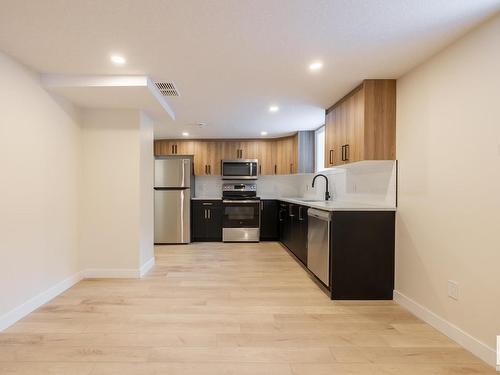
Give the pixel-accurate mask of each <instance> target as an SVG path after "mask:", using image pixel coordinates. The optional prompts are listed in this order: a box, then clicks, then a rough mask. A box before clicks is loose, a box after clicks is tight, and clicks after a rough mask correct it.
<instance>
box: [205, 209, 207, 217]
mask: <svg viewBox="0 0 500 375" xmlns="http://www.w3.org/2000/svg"><path fill="white" fill-rule="evenodd" d="M206 218H207V209H206V208H205V219H206Z"/></svg>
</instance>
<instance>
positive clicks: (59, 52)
mask: <svg viewBox="0 0 500 375" xmlns="http://www.w3.org/2000/svg"><path fill="white" fill-rule="evenodd" d="M499 10H500V0H329V1H326V0H168V1H167V0H143V1H139V0H106V1H102V0H36V1H33V0H0V49H2V50H3V51H5V52H6V53H8V54H10V55H12V56H14V57H16V58H17V59H19V60H20V61H21V62H23V63H25V64H27V65H28V66H31V67H32V68H34V69H35V70H37V71H39V72H42V73H52V74H72V75H74V74H77V75H82V74H89V75H104V74H111V75H127V74H133V75H149V76H150V77H152V78H153V79H154V80H157V81H174V82H175V84H176V85H177V88H178V90H179V92H180V94H181V96H180V97H178V98H169V99H168V102H169V104H170V106H171V107H172V108H173V110H174V111H175V114H176V120H162V121H158V123H157V124H156V126H155V136H156V137H157V138H165V137H179V136H180V133H181V132H182V131H188V132H190V134H191V135H192V136H195V137H256V136H259V133H260V131H262V130H267V131H268V132H269V136H275V135H279V134H283V133H289V132H291V131H295V130H301V129H314V128H316V127H318V126H319V125H321V123H322V121H323V119H324V108H326V107H328V106H329V105H331V104H332V103H334V102H335V101H336V100H337V99H339V98H340V97H342V96H343V95H344V94H346V93H347V92H348V91H349V90H350V89H352V88H353V87H355V86H356V85H357V84H358V83H360V82H361V80H362V79H364V78H397V77H399V76H401V75H402V74H403V73H404V72H406V71H408V70H409V69H411V68H412V67H414V66H415V65H417V64H418V63H420V62H422V61H423V60H425V59H426V58H428V57H429V56H431V55H432V54H434V53H436V52H437V51H438V50H440V49H441V48H443V47H444V46H446V45H447V44H449V43H450V42H451V41H452V40H454V39H456V38H457V37H459V36H460V35H461V34H463V33H465V32H466V31H467V30H468V29H470V28H471V27H473V26H475V25H476V24H478V23H479V22H481V21H482V20H484V19H485V18H487V17H488V16H491V15H492V14H494V13H496V12H497V11H499ZM111 53H120V54H123V55H124V56H125V57H126V59H127V64H126V65H125V66H123V67H117V66H114V65H113V64H111V63H110V61H109V56H110V54H111ZM315 59H321V60H323V62H324V68H323V70H322V71H320V72H317V73H316V74H311V73H310V72H309V71H308V69H307V66H308V64H309V63H310V62H311V61H312V60H315ZM271 104H276V105H278V106H279V107H280V111H279V112H277V113H273V114H271V113H269V112H268V107H269V105H271ZM197 122H206V123H207V124H208V126H206V127H204V128H197V127H195V126H193V124H195V123H197Z"/></svg>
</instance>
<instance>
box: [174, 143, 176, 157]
mask: <svg viewBox="0 0 500 375" xmlns="http://www.w3.org/2000/svg"><path fill="white" fill-rule="evenodd" d="M174 146H175V154H176V155H177V145H174Z"/></svg>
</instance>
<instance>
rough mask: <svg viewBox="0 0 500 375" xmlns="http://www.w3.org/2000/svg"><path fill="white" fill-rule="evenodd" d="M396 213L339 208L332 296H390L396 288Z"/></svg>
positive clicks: (333, 243)
mask: <svg viewBox="0 0 500 375" xmlns="http://www.w3.org/2000/svg"><path fill="white" fill-rule="evenodd" d="M394 232H395V212H392V211H335V212H334V213H333V219H332V228H331V250H330V254H331V261H330V285H331V298H332V299H387V300H390V299H392V298H393V297H392V296H393V290H394V234H395V233H394Z"/></svg>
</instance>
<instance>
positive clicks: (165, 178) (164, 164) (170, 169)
mask: <svg viewBox="0 0 500 375" xmlns="http://www.w3.org/2000/svg"><path fill="white" fill-rule="evenodd" d="M190 184H191V160H189V159H156V160H155V184H154V186H155V187H184V188H189V187H190Z"/></svg>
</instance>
